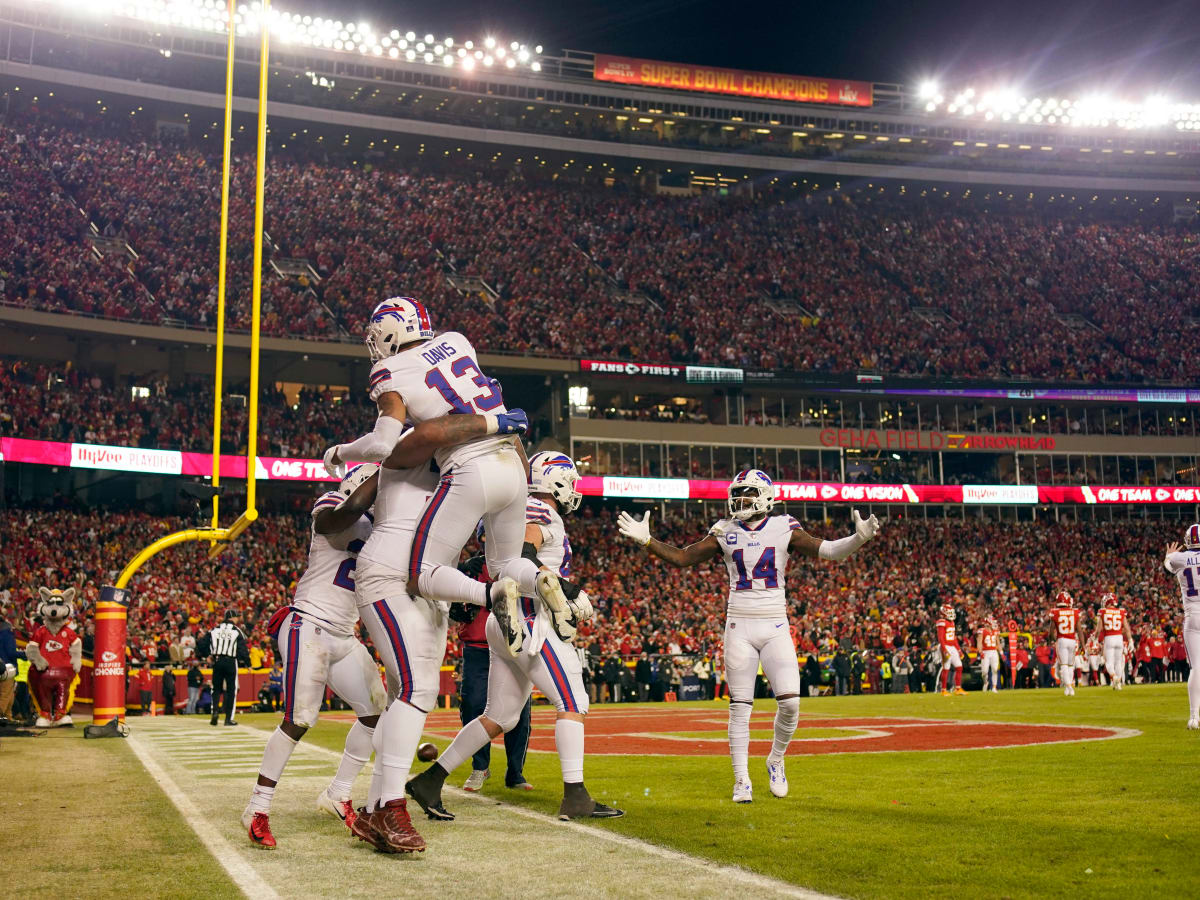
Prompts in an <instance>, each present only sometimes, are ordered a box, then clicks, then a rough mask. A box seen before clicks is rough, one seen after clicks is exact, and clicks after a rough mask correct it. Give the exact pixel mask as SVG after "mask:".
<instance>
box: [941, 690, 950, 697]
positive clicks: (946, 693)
mask: <svg viewBox="0 0 1200 900" xmlns="http://www.w3.org/2000/svg"><path fill="white" fill-rule="evenodd" d="M942 696H943V697H949V696H950V692H949V691H948V690H946V689H945V688H942Z"/></svg>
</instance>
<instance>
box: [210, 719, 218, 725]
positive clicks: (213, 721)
mask: <svg viewBox="0 0 1200 900" xmlns="http://www.w3.org/2000/svg"><path fill="white" fill-rule="evenodd" d="M208 724H209V725H216V724H217V720H216V719H209V720H208Z"/></svg>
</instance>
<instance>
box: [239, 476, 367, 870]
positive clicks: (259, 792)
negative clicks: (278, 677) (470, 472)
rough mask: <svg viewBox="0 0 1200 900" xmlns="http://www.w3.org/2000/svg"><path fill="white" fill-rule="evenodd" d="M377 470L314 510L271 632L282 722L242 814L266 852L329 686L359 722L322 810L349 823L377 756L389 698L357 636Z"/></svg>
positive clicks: (344, 485) (348, 480) (349, 481)
mask: <svg viewBox="0 0 1200 900" xmlns="http://www.w3.org/2000/svg"><path fill="white" fill-rule="evenodd" d="M375 470H376V467H375V466H373V465H362V466H356V467H355V468H353V469H352V470H350V472H349V473H347V475H346V477H345V478H343V479H342V482H341V484H340V485H339V486H338V489H337V490H336V491H328V492H326V493H324V494H322V495H321V496H320V497H319V498H318V499H317V502H316V503H314V504H313V508H312V519H313V521H312V541H311V543H310V544H309V549H308V568H307V569H306V570H305V572H304V575H303V576H302V577H301V579H300V583H299V584H297V585H296V594H295V596H294V597H293V599H292V604H291V606H285V607H281V608H280V609H279V610H278V611H276V613H275V615H273V616H272V617H271V622H270V625H269V626H268V630H269V631H270V632H271V634H272V636H273V637H275V639H276V640H277V641H278V643H279V656H280V661H281V662H282V663H283V672H284V675H283V697H284V705H283V721H282V722H281V723H280V724H279V726H278V727H277V728H276V729H275V731H274V732H273V733H272V734H271V737H270V739H269V740H268V741H267V747H266V749H265V750H264V751H263V759H262V765H261V766H260V767H259V773H258V781H257V783H256V784H255V786H254V792H253V794H252V795H251V797H250V803H249V805H248V806H247V807H246V809H245V811H244V812H243V813H242V825H243V826H244V827H245V828H246V830H247V832H248V833H249V835H250V840H251V841H252V842H253V843H254V844H255V845H257V846H259V847H264V848H267V849H271V848H274V847H275V837H274V835H273V834H272V833H271V824H270V820H269V816H270V812H271V799H272V797H274V795H275V785H276V784H277V783H278V782H279V777H280V776H281V775H282V774H283V769H284V766H286V765H287V761H288V759H289V758H290V757H291V755H292V751H293V750H295V749H296V744H297V743H299V741H300V739H301V738H302V737H304V734H305V732H307V731H308V729H309V728H311V727H312V726H313V725H315V724H316V722H317V716H318V714H319V713H320V709H321V701H322V700H323V699H324V696H325V687H326V686H327V685H328V686H329V687H330V688H332V689H333V691H334V693H336V694H337V695H338V696H339V697H341V698H342V699H343V700H345V701H346V702H347V703H348V704H350V707H351V708H352V709H353V710H354V714H355V715H356V716H357V717H358V718H357V720H356V721H355V723H354V724H353V725H352V726H351V727H350V732H349V734H347V735H346V749H345V753H344V754H343V756H342V762H341V765H339V766H338V771H337V775H336V776H335V777H334V780H333V783H332V784H330V786H329V787H328V788H327V789H326V790H325V791H323V792H322V793H321V795H320V797H319V799H318V804H319V805H320V806H322V807H331V808H332V809H331V811H332V812H333V813H334V814H335V815H339V816H341V817H343V818H344V817H345V815H346V813H347V812H348V811H349V810H350V804H349V802H348V801H349V799H350V786H351V784H352V783H353V782H354V779H355V777H356V776H357V775H358V773H359V772H360V771H362V767H363V766H364V765H366V763H367V760H369V759H370V758H371V737H372V734H373V733H374V729H375V724H376V722H378V720H379V714H380V713H381V712H383V709H384V706H385V704H386V700H387V697H386V694H385V692H384V689H383V684H382V683H381V682H380V679H379V671H378V669H376V668H375V662H374V661H373V660H372V659H371V654H370V653H369V652H368V650H367V648H366V647H365V646H363V645H362V644H361V643H360V642H359V641H358V640H357V638H355V636H354V629H355V626H357V624H358V610H357V607H356V605H355V600H354V566H355V561H356V557H357V556H358V551H359V550H360V549H361V548H362V546H363V544H364V543H365V542H366V540H367V538H369V537H370V536H371V519H370V512H369V510H370V508H371V504H372V503H374V502H375V478H374V477H373V476H374V474H375Z"/></svg>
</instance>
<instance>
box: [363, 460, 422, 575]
mask: <svg viewBox="0 0 1200 900" xmlns="http://www.w3.org/2000/svg"><path fill="white" fill-rule="evenodd" d="M437 483H438V470H437V467H436V466H435V465H434V464H433V462H432V461H430V462H428V463H426V464H425V465H423V466H416V467H414V468H412V469H388V468H385V467H382V466H381V467H380V469H379V491H378V493H377V494H376V495H375V526H374V528H373V529H372V530H371V537H370V538H369V539H368V540H367V543H366V546H365V547H363V548H362V550H360V551H359V554H358V555H359V556H360V557H361V558H363V559H369V560H371V561H372V562H376V563H379V564H380V565H384V566H387V567H388V568H390V569H396V570H397V571H399V572H402V573H404V576H405V578H407V577H408V561H409V556H410V554H411V552H412V542H413V534H414V533H415V532H416V530H417V520H418V519H419V518H421V513H422V512H423V511H424V510H425V504H426V503H428V502H429V498H430V496H432V494H433V491H434V488H436V487H437Z"/></svg>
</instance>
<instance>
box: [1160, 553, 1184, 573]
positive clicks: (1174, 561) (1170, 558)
mask: <svg viewBox="0 0 1200 900" xmlns="http://www.w3.org/2000/svg"><path fill="white" fill-rule="evenodd" d="M1181 556H1183V554H1182V553H1168V554H1167V555H1166V557H1165V558H1164V559H1163V568H1164V569H1166V570H1167V571H1168V572H1170V573H1171V574H1172V575H1175V574H1176V573H1178V572H1179V570H1180V569H1182V568H1183V560H1182V559H1180V557H1181Z"/></svg>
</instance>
